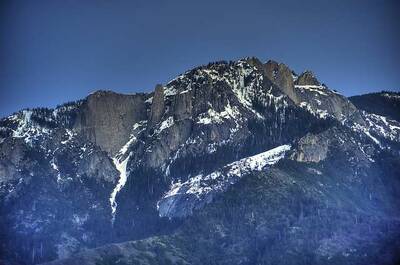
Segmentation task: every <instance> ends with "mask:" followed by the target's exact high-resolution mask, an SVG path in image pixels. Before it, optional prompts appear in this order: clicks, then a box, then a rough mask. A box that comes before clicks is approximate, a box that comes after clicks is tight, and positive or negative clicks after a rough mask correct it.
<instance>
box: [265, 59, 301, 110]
mask: <svg viewBox="0 0 400 265" xmlns="http://www.w3.org/2000/svg"><path fill="white" fill-rule="evenodd" d="M264 67H265V74H266V75H267V77H268V78H269V79H270V80H271V81H272V82H273V83H274V84H275V85H277V86H278V87H279V88H281V89H282V91H283V92H284V93H285V94H286V95H288V97H289V98H290V99H291V100H293V101H294V102H295V103H296V104H297V103H299V98H298V96H297V94H296V91H295V89H294V80H293V74H292V70H290V68H289V67H287V66H286V65H285V64H283V63H277V62H275V61H273V60H269V61H268V62H267V63H266V64H265V65H264Z"/></svg>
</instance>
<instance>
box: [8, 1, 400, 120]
mask: <svg viewBox="0 0 400 265" xmlns="http://www.w3.org/2000/svg"><path fill="white" fill-rule="evenodd" d="M399 2H400V1H397V0H393V1H390V0H386V1H385V0H374V1H372V0H359V1H355V0H343V1H340V0H337V1H325V0H319V1H298V0H293V1H281V0H279V1H277V0H274V1H265V0H264V1H262V0H259V1H252V0H246V1H235V0H227V1H217V0H213V1H209V0H202V1H190V0H182V1H174V0H170V1H166V0H165V1H150V0H146V1H141V0H132V1H118V0H98V1H78V0H76V1H72V0H62V1H61V0H47V1H46V0H35V1H32V0H26V1H19V0H1V3H0V60H1V65H0V116H5V115H8V114H10V113H12V112H14V111H16V110H19V109H21V108H26V107H37V106H47V107H54V106H55V105H57V104H59V103H62V102H66V101H70V100H76V99H79V98H83V97H85V96H86V95H87V94H88V93H90V92H92V91H94V90H96V89H112V90H114V91H118V92H124V93H132V92H137V91H150V90H152V89H153V87H154V85H155V84H156V83H166V82H167V81H169V80H170V79H172V78H173V77H175V76H176V75H178V74H179V73H181V72H183V71H185V70H188V69H189V68H192V67H194V66H198V65H201V64H206V63H208V62H210V61H215V60H222V59H224V60H230V59H238V58H242V57H246V56H257V57H259V58H260V59H262V60H263V61H266V60H267V59H275V60H277V61H280V62H284V63H286V64H288V65H289V66H290V67H291V68H292V69H293V70H295V71H296V72H301V71H303V70H305V69H312V70H313V71H314V72H315V73H316V74H317V76H318V77H319V79H320V80H321V81H322V82H325V83H326V84H327V85H328V86H330V87H331V88H334V89H337V90H339V91H340V92H341V93H343V94H345V95H348V96H349V95H354V94H360V93H367V92H371V91H377V90H382V89H387V90H396V91H398V90H399V87H400V74H399V69H400V48H399V47H400V30H399V25H398V24H399V23H398V22H399V21H398V20H399V19H398V16H399V12H400V8H399V7H400V3H399Z"/></svg>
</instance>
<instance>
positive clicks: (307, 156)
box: [292, 134, 330, 163]
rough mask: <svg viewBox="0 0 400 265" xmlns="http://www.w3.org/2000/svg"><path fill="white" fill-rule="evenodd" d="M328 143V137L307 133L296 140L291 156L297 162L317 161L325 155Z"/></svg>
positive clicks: (323, 158)
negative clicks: (295, 147)
mask: <svg viewBox="0 0 400 265" xmlns="http://www.w3.org/2000/svg"><path fill="white" fill-rule="evenodd" d="M329 143H330V140H329V138H328V137H323V135H314V134H307V135H306V136H305V137H302V138H301V139H300V141H299V142H298V147H297V149H296V152H295V153H294V154H293V156H292V157H293V158H294V159H295V160H296V161H299V162H314V163H318V162H320V161H321V160H325V158H326V157H327V154H328V148H329Z"/></svg>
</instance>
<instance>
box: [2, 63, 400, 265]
mask: <svg viewBox="0 0 400 265" xmlns="http://www.w3.org/2000/svg"><path fill="white" fill-rule="evenodd" d="M356 105H357V104H356ZM385 113H386V112H385ZM385 113H383V112H379V113H372V112H367V111H366V109H365V108H362V109H359V108H357V107H356V106H355V105H353V103H351V102H350V101H349V100H348V99H347V98H346V97H344V96H343V95H340V94H338V93H337V92H335V91H333V90H331V89H329V88H328V87H327V86H326V85H323V84H321V82H320V81H318V80H317V78H316V77H315V75H314V74H312V73H311V72H309V71H306V72H304V73H302V74H300V75H297V74H296V73H294V72H293V71H292V70H291V69H290V68H289V67H288V66H286V65H284V64H282V63H277V62H274V61H268V62H266V63H262V62H261V61H260V60H258V59H257V58H245V59H242V60H238V61H231V62H225V61H222V62H215V63H210V64H208V65H204V66H200V67H197V68H194V69H191V70H189V71H187V72H185V73H183V74H181V75H180V76H178V77H176V78H174V79H173V80H171V81H170V82H168V83H167V84H165V85H157V86H156V87H155V90H154V92H151V93H141V94H133V95H122V94H117V93H114V92H110V91H98V92H95V93H93V94H91V95H89V96H88V97H87V98H85V99H83V100H80V101H78V102H72V103H67V104H64V105H61V106H59V107H57V108H55V109H45V108H41V109H33V110H23V111H20V112H17V113H15V114H13V115H11V116H9V117H5V118H3V119H2V120H0V202H1V205H0V217H1V218H0V238H1V245H0V261H1V262H3V263H5V264H38V263H43V262H46V261H50V260H56V261H54V263H53V264H77V263H81V264H168V262H169V263H171V264H179V263H180V264H276V263H278V264H281V263H285V264H327V263H331V264H363V263H365V262H366V261H368V260H373V261H374V262H375V263H379V264H394V262H395V259H396V258H397V257H396V249H397V248H398V246H399V241H398V240H397V239H398V238H400V237H399V236H400V235H399V234H400V223H399V221H398V220H399V217H400V213H399V211H400V209H399V207H398V205H400V204H399V203H400V201H399V199H400V197H399V195H398V194H400V182H399V179H398V175H399V173H400V172H399V168H400V167H399V165H400V159H399V151H400V124H399V122H398V121H396V120H392V119H391V118H389V117H386V116H385V115H384V114H385ZM194 238H196V240H193V239H194ZM194 241H196V244H194ZM121 242H125V243H121ZM111 243H118V244H111ZM103 245H104V246H103ZM88 248H89V249H90V250H87V249H88ZM77 253H79V254H77Z"/></svg>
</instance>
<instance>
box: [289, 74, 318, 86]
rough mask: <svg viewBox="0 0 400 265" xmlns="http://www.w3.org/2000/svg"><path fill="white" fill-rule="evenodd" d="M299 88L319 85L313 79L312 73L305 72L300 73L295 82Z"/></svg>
mask: <svg viewBox="0 0 400 265" xmlns="http://www.w3.org/2000/svg"><path fill="white" fill-rule="evenodd" d="M295 84H296V85H299V86H320V85H321V83H320V82H319V81H318V79H317V78H316V77H315V75H314V73H313V72H311V71H305V72H304V73H302V74H301V75H300V76H299V77H298V78H297V80H296V82H295Z"/></svg>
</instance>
